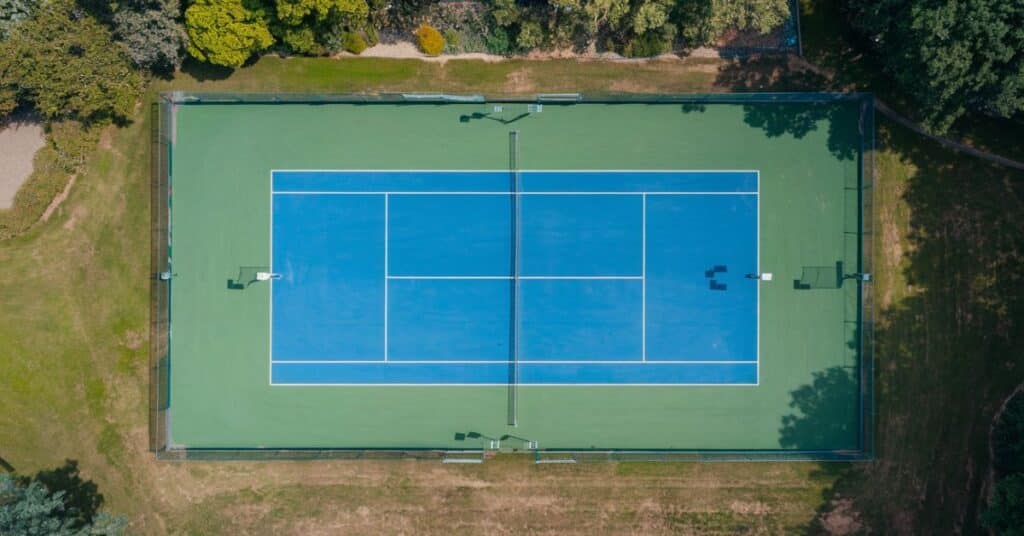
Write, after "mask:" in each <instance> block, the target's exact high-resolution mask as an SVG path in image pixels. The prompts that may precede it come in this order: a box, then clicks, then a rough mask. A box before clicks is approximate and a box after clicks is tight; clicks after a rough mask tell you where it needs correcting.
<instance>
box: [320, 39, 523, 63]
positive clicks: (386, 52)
mask: <svg viewBox="0 0 1024 536" xmlns="http://www.w3.org/2000/svg"><path fill="white" fill-rule="evenodd" d="M345 56H350V57H351V56H352V54H341V55H340V57H345ZM360 56H361V57H364V58H398V59H419V60H424V61H432V62H437V63H445V62H447V61H448V60H481V61H487V62H499V61H504V60H505V58H503V57H502V56H495V55H494V54H483V53H470V54H445V55H441V56H427V55H426V54H424V53H422V52H420V50H419V49H418V48H416V45H414V44H412V43H410V42H407V41H405V42H403V41H399V42H396V43H378V44H377V45H374V46H372V47H370V48H368V49H366V50H364V51H363V52H362V54H360Z"/></svg>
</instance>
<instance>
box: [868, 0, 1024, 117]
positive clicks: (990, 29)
mask: <svg viewBox="0 0 1024 536" xmlns="http://www.w3.org/2000/svg"><path fill="white" fill-rule="evenodd" d="M850 9H851V11H852V13H853V15H854V24H855V25H856V26H857V27H858V28H859V29H860V30H861V31H863V32H864V33H865V34H867V36H868V37H869V38H870V41H872V42H874V43H876V44H877V49H878V53H879V57H880V58H881V61H882V62H883V63H884V65H885V70H886V72H887V73H888V74H889V76H891V77H892V79H893V80H894V81H895V82H896V83H897V84H898V86H899V87H900V88H901V89H903V90H904V91H906V92H907V93H909V94H910V95H911V96H913V97H914V99H915V100H916V101H917V103H918V104H919V105H920V107H921V111H920V114H921V116H922V119H923V121H924V123H925V125H926V126H927V127H929V128H930V129H932V130H933V131H935V132H940V133H941V132H944V131H946V130H947V129H948V128H949V127H950V126H951V125H952V124H953V122H954V121H955V120H956V119H957V118H959V117H960V116H962V115H963V114H964V113H965V112H966V111H967V110H968V109H975V110H980V111H983V112H985V113H989V114H992V115H996V116H1000V117H1010V116H1012V115H1014V114H1016V113H1018V112H1020V111H1022V110H1024V53H1022V51H1024V2H1020V1H1007V0H961V1H957V2H925V1H922V0H851V1H850Z"/></svg>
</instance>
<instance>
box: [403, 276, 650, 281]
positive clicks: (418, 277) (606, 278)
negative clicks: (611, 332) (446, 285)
mask: <svg viewBox="0 0 1024 536" xmlns="http://www.w3.org/2000/svg"><path fill="white" fill-rule="evenodd" d="M387 278H388V279H411V280H418V279H424V280H433V279H440V280H464V279H468V280H474V279H500V280H511V279H515V278H514V277H512V276H509V275H389V276H387ZM643 278H644V277H643V276H642V275H521V276H519V279H529V280H541V281H545V280H570V281H574V280H592V279H596V280H609V279H611V280H617V279H625V280H642V279H643Z"/></svg>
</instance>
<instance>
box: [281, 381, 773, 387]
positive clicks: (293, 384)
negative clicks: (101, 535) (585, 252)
mask: <svg viewBox="0 0 1024 536" xmlns="http://www.w3.org/2000/svg"><path fill="white" fill-rule="evenodd" d="M271 385H272V386H274V387H508V382H503V383H272V384H271ZM518 386H519V387H757V384H756V383H520V384H518Z"/></svg>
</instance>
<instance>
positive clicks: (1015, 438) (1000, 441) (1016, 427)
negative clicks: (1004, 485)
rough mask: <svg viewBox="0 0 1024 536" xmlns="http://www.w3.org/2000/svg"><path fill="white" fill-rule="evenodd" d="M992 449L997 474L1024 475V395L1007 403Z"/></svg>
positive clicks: (994, 436)
mask: <svg viewBox="0 0 1024 536" xmlns="http://www.w3.org/2000/svg"><path fill="white" fill-rule="evenodd" d="M992 449H993V450H994V451H995V459H994V460H993V464H994V466H995V469H996V472H997V473H999V474H1000V475H1009V474H1012V473H1024V395H1020V394H1018V395H1017V396H1015V397H1013V399H1012V400H1010V402H1009V403H1007V405H1006V410H1005V411H1003V414H1002V415H1001V416H1000V417H999V422H998V423H996V427H995V430H994V431H993V433H992Z"/></svg>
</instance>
